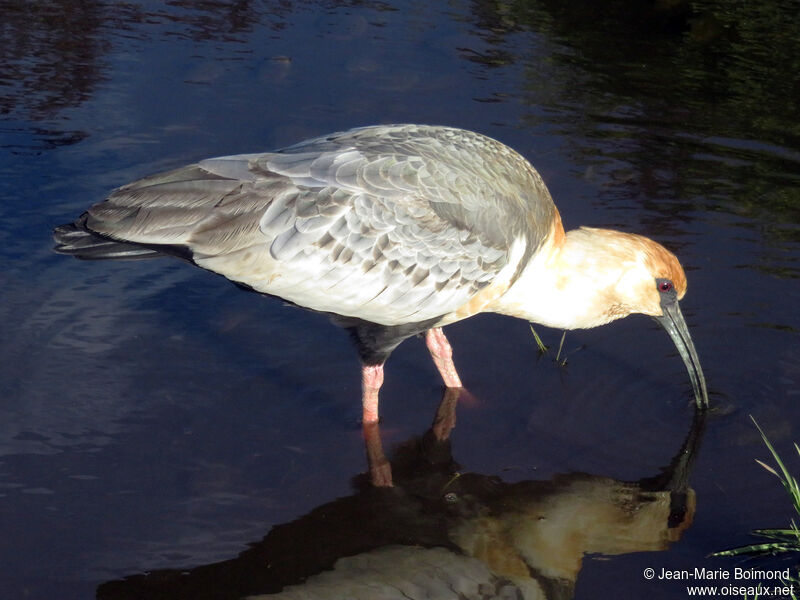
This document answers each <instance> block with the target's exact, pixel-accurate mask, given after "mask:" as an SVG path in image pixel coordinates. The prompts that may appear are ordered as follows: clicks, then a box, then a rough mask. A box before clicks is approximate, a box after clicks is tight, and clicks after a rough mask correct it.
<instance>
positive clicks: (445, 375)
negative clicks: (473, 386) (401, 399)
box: [425, 327, 463, 388]
mask: <svg viewBox="0 0 800 600" xmlns="http://www.w3.org/2000/svg"><path fill="white" fill-rule="evenodd" d="M425 343H426V344H427V345H428V350H429V351H430V353H431V356H432V357H433V362H434V364H435V365H436V368H437V369H439V373H440V374H441V375H442V379H443V380H444V384H445V385H446V386H447V387H449V388H460V387H463V386H462V385H461V378H459V376H458V373H457V372H456V366H455V365H454V364H453V349H452V348H451V347H450V342H448V341H447V338H446V337H444V331H442V330H441V329H440V328H438V327H436V328H434V329H428V331H426V332H425Z"/></svg>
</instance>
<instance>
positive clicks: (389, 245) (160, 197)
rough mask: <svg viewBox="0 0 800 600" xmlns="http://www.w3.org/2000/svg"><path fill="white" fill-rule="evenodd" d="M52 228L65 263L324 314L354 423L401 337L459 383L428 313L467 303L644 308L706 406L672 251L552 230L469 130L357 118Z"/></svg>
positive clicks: (516, 161) (532, 198) (539, 188)
mask: <svg viewBox="0 0 800 600" xmlns="http://www.w3.org/2000/svg"><path fill="white" fill-rule="evenodd" d="M54 237H55V241H56V250H57V251H58V252H61V253H64V254H70V255H73V256H76V257H78V258H82V259H117V258H149V257H158V256H169V255H171V256H178V257H181V258H184V259H186V260H188V261H190V262H192V263H194V264H195V265H197V266H199V267H201V268H203V269H207V270H209V271H213V272H215V273H218V274H220V275H222V276H224V277H226V278H228V279H230V280H231V281H233V282H235V283H236V284H238V285H240V286H242V287H245V288H249V289H252V290H254V291H256V292H260V293H262V294H267V295H271V296H277V297H280V298H282V299H284V300H286V301H289V302H291V303H293V304H295V305H298V306H301V307H305V308H307V309H311V310H314V311H319V312H323V313H329V314H330V315H332V317H333V318H334V320H335V321H336V322H337V323H338V324H339V325H340V326H342V327H344V328H346V329H347V330H348V331H349V332H350V334H351V336H352V339H353V340H354V342H355V345H356V347H357V349H358V352H359V355H360V358H361V363H362V405H363V420H364V423H372V422H377V420H378V393H379V390H380V388H381V385H382V383H383V373H384V363H385V362H386V360H387V359H388V358H389V355H390V354H391V353H392V351H393V350H394V349H395V348H396V347H397V346H398V345H399V344H400V343H401V342H402V341H403V340H405V339H407V338H409V337H412V336H415V335H419V334H424V336H425V340H426V343H427V347H428V349H429V351H430V353H431V356H432V358H433V361H434V363H435V365H436V367H437V369H438V370H439V372H440V374H441V376H442V379H443V381H444V384H445V386H447V387H448V388H460V387H461V386H462V381H461V378H460V377H459V374H458V372H457V370H456V368H455V365H454V363H453V352H452V348H451V346H450V344H449V343H448V341H447V338H446V337H445V334H444V332H443V330H442V327H443V326H445V325H448V324H450V323H454V322H456V321H460V320H462V319H466V318H468V317H471V316H472V315H475V314H478V313H481V312H494V313H500V314H503V315H510V316H513V317H518V318H521V319H525V320H527V321H530V322H532V323H538V324H541V325H545V326H548V327H555V328H560V329H579V328H588V327H596V326H598V325H604V324H606V323H609V322H611V321H614V320H616V319H620V318H622V317H625V316H627V315H630V314H634V313H640V314H645V315H650V316H651V317H654V318H655V319H656V320H658V322H659V323H661V324H662V325H663V326H664V328H665V329H666V331H667V333H668V334H669V336H670V337H671V338H672V341H673V342H674V344H675V346H676V348H677V350H678V353H679V354H680V356H681V358H682V359H683V361H684V363H685V365H686V368H687V369H688V372H689V377H690V380H691V384H692V387H693V391H694V396H695V401H696V403H697V406H698V408H700V409H703V408H705V407H706V406H707V405H708V393H707V391H706V383H705V378H704V376H703V371H702V369H701V366H700V361H699V359H698V357H697V353H696V351H695V348H694V344H693V342H692V338H691V336H690V335H689V330H688V328H687V325H686V322H685V320H684V318H683V315H682V313H681V310H680V306H679V302H678V301H679V300H680V299H681V298H683V296H684V294H685V293H686V285H687V283H686V275H685V273H684V270H683V268H682V267H681V264H680V263H679V262H678V259H677V258H676V257H675V255H674V254H673V253H672V252H670V251H669V250H667V249H666V248H664V247H663V246H662V245H660V244H658V243H657V242H655V241H653V240H651V239H649V238H647V237H643V236H641V235H636V234H633V233H623V232H620V231H612V230H609V229H597V228H590V227H580V228H578V229H574V230H571V231H569V232H565V231H564V227H563V226H562V223H561V217H560V215H559V212H558V210H557V209H556V206H555V204H554V203H553V200H552V198H551V196H550V193H549V192H548V190H547V187H546V186H545V183H544V181H543V180H542V177H541V176H540V175H539V173H538V172H537V171H536V169H535V168H534V167H533V166H532V165H531V164H530V163H529V162H528V161H527V160H526V159H525V158H523V157H522V156H521V155H520V154H518V153H517V152H515V151H514V150H512V149H511V148H509V147H507V146H505V145H504V144H502V143H500V142H498V141H496V140H494V139H491V138H489V137H486V136H484V135H481V134H478V133H474V132H471V131H466V130H463V129H456V128H452V127H438V126H425V125H410V124H406V125H380V126H372V127H361V128H356V129H351V130H348V131H343V132H339V133H333V134H329V135H324V136H322V137H317V138H314V139H310V140H306V141H303V142H300V143H298V144H295V145H293V146H289V147H287V148H283V149H281V150H276V151H274V152H266V153H259V154H238V155H234V156H222V157H219V158H210V159H207V160H201V161H199V162H197V163H195V164H191V165H188V166H185V167H182V168H179V169H176V170H173V171H169V172H166V173H161V174H156V175H152V176H149V177H145V178H144V179H140V180H138V181H135V182H133V183H129V184H127V185H124V186H122V187H120V188H118V189H116V190H114V191H113V192H111V194H110V195H109V196H108V197H107V198H106V199H105V200H104V201H102V202H99V203H97V204H95V205H93V206H91V207H90V208H89V209H88V210H87V211H86V212H85V213H84V214H83V215H81V216H80V217H79V218H78V219H77V220H76V221H75V222H73V223H69V224H66V225H62V226H60V227H57V228H56V230H55V233H54Z"/></svg>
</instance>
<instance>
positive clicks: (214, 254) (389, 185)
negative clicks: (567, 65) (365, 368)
mask: <svg viewBox="0 0 800 600" xmlns="http://www.w3.org/2000/svg"><path fill="white" fill-rule="evenodd" d="M557 218H558V216H557V212H556V209H555V207H554V205H553V202H552V200H551V198H550V195H549V193H548V192H547V189H546V187H545V185H544V183H543V182H542V180H541V177H539V175H538V173H537V172H536V171H535V170H534V169H533V167H532V166H531V165H530V163H528V162H527V161H526V160H525V159H524V158H522V157H521V156H520V155H519V154H517V153H516V152H514V151H513V150H511V149H510V148H508V147H506V146H504V145H503V144H501V143H499V142H497V141H495V140H492V139H490V138H487V137H485V136H482V135H479V134H476V133H473V132H469V131H465V130H461V129H453V128H447V127H428V126H420V125H395V126H376V127H366V128H359V129H353V130H350V131H346V132H342V133H337V134H331V135H327V136H323V137H319V138H315V139H312V140H308V141H305V142H302V143H300V144H297V145H295V146H291V147H288V148H285V149H283V150H279V151H277V152H271V153H263V154H244V155H236V156H226V157H220V158H214V159H208V160H204V161H200V162H199V163H197V164H194V165H189V166H187V167H184V168H181V169H178V170H175V171H171V172H169V173H164V174H159V175H154V176H151V177H147V178H144V179H142V180H139V181H136V182H134V183H131V184H128V185H126V186H123V187H121V188H119V189H117V190H115V191H114V192H113V193H112V194H111V195H110V196H109V198H108V199H107V200H106V201H104V202H101V203H99V204H96V205H94V206H92V207H91V208H90V209H89V211H88V214H87V215H86V216H85V217H84V221H83V222H82V223H81V224H80V227H79V228H78V229H81V230H85V231H88V232H91V233H93V234H97V235H99V236H101V237H103V238H105V241H106V242H108V241H109V240H113V241H118V242H126V243H130V242H133V243H135V244H140V245H143V246H144V247H145V248H146V249H148V251H149V250H160V249H164V250H167V249H177V251H179V252H181V253H185V254H186V255H187V256H188V257H189V258H191V260H192V261H193V262H195V263H196V264H198V265H199V266H201V267H204V268H206V269H209V270H211V271H215V272H217V273H220V274H222V275H224V276H225V277H227V278H229V279H231V280H234V281H236V282H239V283H242V284H245V285H248V286H250V287H252V288H254V289H255V290H257V291H260V292H264V293H268V294H273V295H277V296H281V297H283V298H285V299H287V300H290V301H292V302H294V303H296V304H299V305H301V306H306V307H308V308H312V309H315V310H321V311H326V312H332V313H336V314H340V315H344V316H352V317H357V318H360V319H364V320H368V321H372V322H375V323H380V324H385V325H396V324H400V323H408V322H416V321H423V320H426V319H431V318H435V317H437V316H441V315H446V314H448V313H452V312H453V311H455V310H457V309H458V308H459V307H460V306H462V305H463V304H464V303H466V302H468V301H469V300H470V298H472V297H473V296H474V295H475V294H477V293H478V292H480V290H482V289H484V288H485V287H486V286H488V285H490V284H491V282H492V281H493V280H494V279H495V278H496V277H497V276H498V274H500V273H501V272H503V273H508V272H510V271H513V272H517V271H518V270H519V269H518V268H517V267H518V265H517V264H511V263H521V261H523V260H524V258H525V257H524V256H523V254H524V255H528V256H529V255H530V254H531V253H532V252H534V251H535V250H536V248H537V247H538V246H539V245H540V244H541V243H543V241H544V240H545V239H546V237H547V236H548V234H549V233H550V231H551V229H552V227H553V223H554V221H555V220H557ZM520 241H521V242H524V244H523V245H524V252H522V253H517V255H515V256H513V257H512V256H511V254H512V253H511V249H512V246H514V244H515V242H520ZM73 253H75V254H77V252H73ZM504 269H505V271H504Z"/></svg>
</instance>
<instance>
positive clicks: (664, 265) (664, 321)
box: [568, 228, 708, 408]
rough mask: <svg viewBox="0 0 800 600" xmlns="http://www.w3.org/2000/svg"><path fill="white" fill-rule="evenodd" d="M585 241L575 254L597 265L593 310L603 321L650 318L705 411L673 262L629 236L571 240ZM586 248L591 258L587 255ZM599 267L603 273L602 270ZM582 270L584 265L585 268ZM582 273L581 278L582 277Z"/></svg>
mask: <svg viewBox="0 0 800 600" xmlns="http://www.w3.org/2000/svg"><path fill="white" fill-rule="evenodd" d="M576 233H577V234H578V235H579V237H580V236H586V237H587V238H589V239H587V240H585V241H584V242H585V244H586V245H585V246H584V248H583V251H582V252H580V253H579V254H582V255H583V256H584V259H586V258H587V257H588V256H589V253H591V254H592V255H593V256H592V259H590V262H594V261H598V262H597V265H596V266H597V269H596V270H595V272H594V273H593V275H592V277H591V278H592V279H595V278H596V277H597V276H598V275H599V277H600V278H601V281H602V282H601V281H597V285H598V287H601V288H603V287H604V290H603V291H602V292H600V294H599V296H600V298H599V300H598V304H599V305H601V306H603V307H604V308H602V309H601V310H605V311H606V316H607V317H608V320H609V321H610V320H613V319H616V318H620V317H624V316H627V315H629V314H634V313H641V314H645V315H649V316H651V317H653V318H654V319H655V320H656V321H658V322H659V323H660V324H661V325H662V326H663V327H664V329H666V331H667V333H668V334H669V336H670V338H672V341H673V343H674V344H675V347H676V348H677V350H678V352H679V353H680V355H681V358H682V359H683V362H684V363H685V364H686V368H687V369H688V371H689V377H690V378H691V381H692V388H693V390H694V395H695V399H696V401H697V406H698V407H701V408H705V407H706V406H707V405H708V392H707V390H706V383H705V377H704V376H703V370H702V368H701V367H700V361H699V359H698V357H697V353H696V351H695V349H694V344H693V343H692V338H691V336H690V335H689V328H688V327H687V326H686V321H685V320H684V318H683V314H682V313H681V309H680V305H679V303H678V301H679V300H680V299H682V298H683V296H684V294H686V285H687V284H686V274H685V273H684V271H683V267H682V266H681V264H680V262H678V259H677V257H676V256H675V255H674V254H673V253H672V252H670V251H669V250H667V249H666V248H664V247H663V246H662V245H661V244H658V243H657V242H654V241H653V240H651V239H649V238H646V237H643V236H640V235H634V234H629V233H621V232H618V231H612V230H606V229H591V228H581V229H579V230H577V231H576V232H570V234H569V236H568V237H572V235H573V234H576ZM588 248H591V249H592V250H591V251H590V252H587V249H588ZM601 263H602V265H603V266H602V267H601ZM584 267H585V265H584ZM585 272H586V271H585V269H584V273H585Z"/></svg>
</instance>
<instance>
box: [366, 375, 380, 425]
mask: <svg viewBox="0 0 800 600" xmlns="http://www.w3.org/2000/svg"><path fill="white" fill-rule="evenodd" d="M381 385H383V365H364V366H363V367H361V406H362V409H363V411H364V412H363V415H362V422H363V423H377V422H378V392H379V391H380V389H381Z"/></svg>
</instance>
